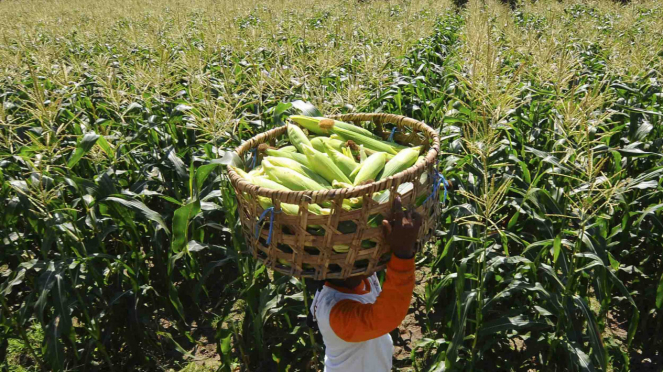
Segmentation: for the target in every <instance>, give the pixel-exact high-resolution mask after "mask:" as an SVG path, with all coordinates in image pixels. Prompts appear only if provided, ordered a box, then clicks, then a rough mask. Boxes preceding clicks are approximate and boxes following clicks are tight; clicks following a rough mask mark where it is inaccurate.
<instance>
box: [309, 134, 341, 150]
mask: <svg viewBox="0 0 663 372" xmlns="http://www.w3.org/2000/svg"><path fill="white" fill-rule="evenodd" d="M325 143H326V144H328V145H330V146H331V147H332V148H333V149H335V150H336V151H342V150H343V148H344V147H343V141H341V140H335V139H331V138H329V137H315V138H313V139H311V145H312V146H313V148H314V149H316V150H318V151H320V152H322V153H324V152H326V150H325Z"/></svg>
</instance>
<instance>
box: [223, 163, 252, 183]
mask: <svg viewBox="0 0 663 372" xmlns="http://www.w3.org/2000/svg"><path fill="white" fill-rule="evenodd" d="M228 168H230V169H232V170H234V171H235V173H237V174H238V175H239V176H240V177H242V178H244V179H245V180H247V181H249V182H251V175H250V174H248V173H246V172H244V170H243V169H240V168H237V167H235V166H233V165H228Z"/></svg>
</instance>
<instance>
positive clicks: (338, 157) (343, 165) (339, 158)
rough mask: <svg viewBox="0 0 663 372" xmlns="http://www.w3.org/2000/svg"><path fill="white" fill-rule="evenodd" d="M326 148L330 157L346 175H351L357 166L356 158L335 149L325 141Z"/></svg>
mask: <svg viewBox="0 0 663 372" xmlns="http://www.w3.org/2000/svg"><path fill="white" fill-rule="evenodd" d="M325 150H326V151H327V155H328V156H329V158H330V159H331V160H332V161H333V162H334V164H336V166H337V167H338V168H339V169H340V170H341V171H342V172H343V173H344V174H345V175H346V176H349V175H350V173H352V171H353V170H355V168H357V163H356V162H355V160H354V159H352V158H348V157H347V156H345V155H343V154H341V153H340V152H338V151H336V150H334V149H333V148H332V147H331V146H330V145H329V144H327V143H325Z"/></svg>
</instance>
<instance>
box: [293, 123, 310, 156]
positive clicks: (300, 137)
mask: <svg viewBox="0 0 663 372" xmlns="http://www.w3.org/2000/svg"><path fill="white" fill-rule="evenodd" d="M288 139H289V140H290V143H292V145H293V146H295V147H296V148H297V150H299V151H300V152H302V146H311V141H309V140H308V137H306V134H305V133H304V132H303V131H302V130H301V129H299V127H298V126H296V125H288Z"/></svg>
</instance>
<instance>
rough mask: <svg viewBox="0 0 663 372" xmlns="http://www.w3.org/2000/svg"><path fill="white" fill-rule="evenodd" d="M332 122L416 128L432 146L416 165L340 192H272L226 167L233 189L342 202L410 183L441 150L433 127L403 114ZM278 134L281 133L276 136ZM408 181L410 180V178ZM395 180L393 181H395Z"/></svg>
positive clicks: (253, 142) (243, 149)
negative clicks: (387, 124) (364, 122)
mask: <svg viewBox="0 0 663 372" xmlns="http://www.w3.org/2000/svg"><path fill="white" fill-rule="evenodd" d="M328 117H329V118H331V119H336V120H347V121H373V122H375V121H376V119H377V120H379V122H380V123H383V124H384V123H390V124H396V125H397V126H399V127H400V126H404V125H405V126H408V127H410V128H412V129H417V130H419V131H420V132H422V133H424V135H426V136H427V137H428V139H429V140H432V141H433V144H432V145H431V146H430V148H429V149H428V152H427V153H426V156H425V158H424V161H423V162H420V163H419V164H415V165H414V166H412V167H410V168H407V169H405V170H404V171H401V172H399V173H396V174H394V175H391V176H389V177H387V178H385V179H383V180H380V181H377V182H372V183H369V184H365V185H360V186H354V187H347V188H341V189H327V190H317V191H313V190H305V191H292V190H288V191H283V190H273V189H268V188H264V187H260V186H257V185H255V184H252V183H250V182H248V181H246V180H245V179H244V178H242V177H240V176H239V175H238V174H237V173H236V172H235V171H234V170H233V169H232V168H230V167H228V176H229V178H230V182H231V183H232V184H233V186H234V187H235V188H236V189H237V190H238V191H242V192H248V193H250V194H251V195H256V196H262V197H266V198H270V199H287V200H288V201H287V202H288V203H301V202H308V203H318V202H321V201H329V200H336V199H338V200H342V199H347V198H352V197H358V196H363V195H366V194H368V193H373V192H377V191H383V190H387V189H389V188H390V187H391V186H392V185H393V184H394V183H396V184H400V183H402V182H399V181H403V180H402V179H407V181H404V182H411V181H412V180H413V179H414V177H413V176H415V175H420V174H421V173H423V171H424V170H425V169H426V168H429V167H431V166H432V165H433V164H434V163H435V162H436V160H437V156H438V154H439V149H440V138H439V136H438V134H437V131H435V130H434V129H433V128H431V127H430V126H428V125H427V124H425V123H424V122H422V121H419V120H415V119H412V118H409V117H407V116H403V115H395V114H385V113H351V114H337V115H331V116H328ZM415 126H416V127H418V128H415ZM286 128H287V126H286V125H283V126H279V127H276V128H273V129H270V130H268V131H266V132H263V133H259V134H257V135H255V136H253V137H251V138H250V139H249V140H247V141H245V142H244V143H242V144H241V145H239V146H237V147H236V148H235V150H234V151H235V152H236V153H237V155H239V156H242V155H244V154H246V153H247V152H248V151H249V150H251V149H253V148H255V147H257V146H258V145H259V144H261V143H264V142H266V141H268V140H269V139H271V138H273V137H275V136H278V135H282V134H283V132H285V131H286ZM279 132H281V133H279ZM410 178H411V179H410ZM395 181H396V182H395Z"/></svg>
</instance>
